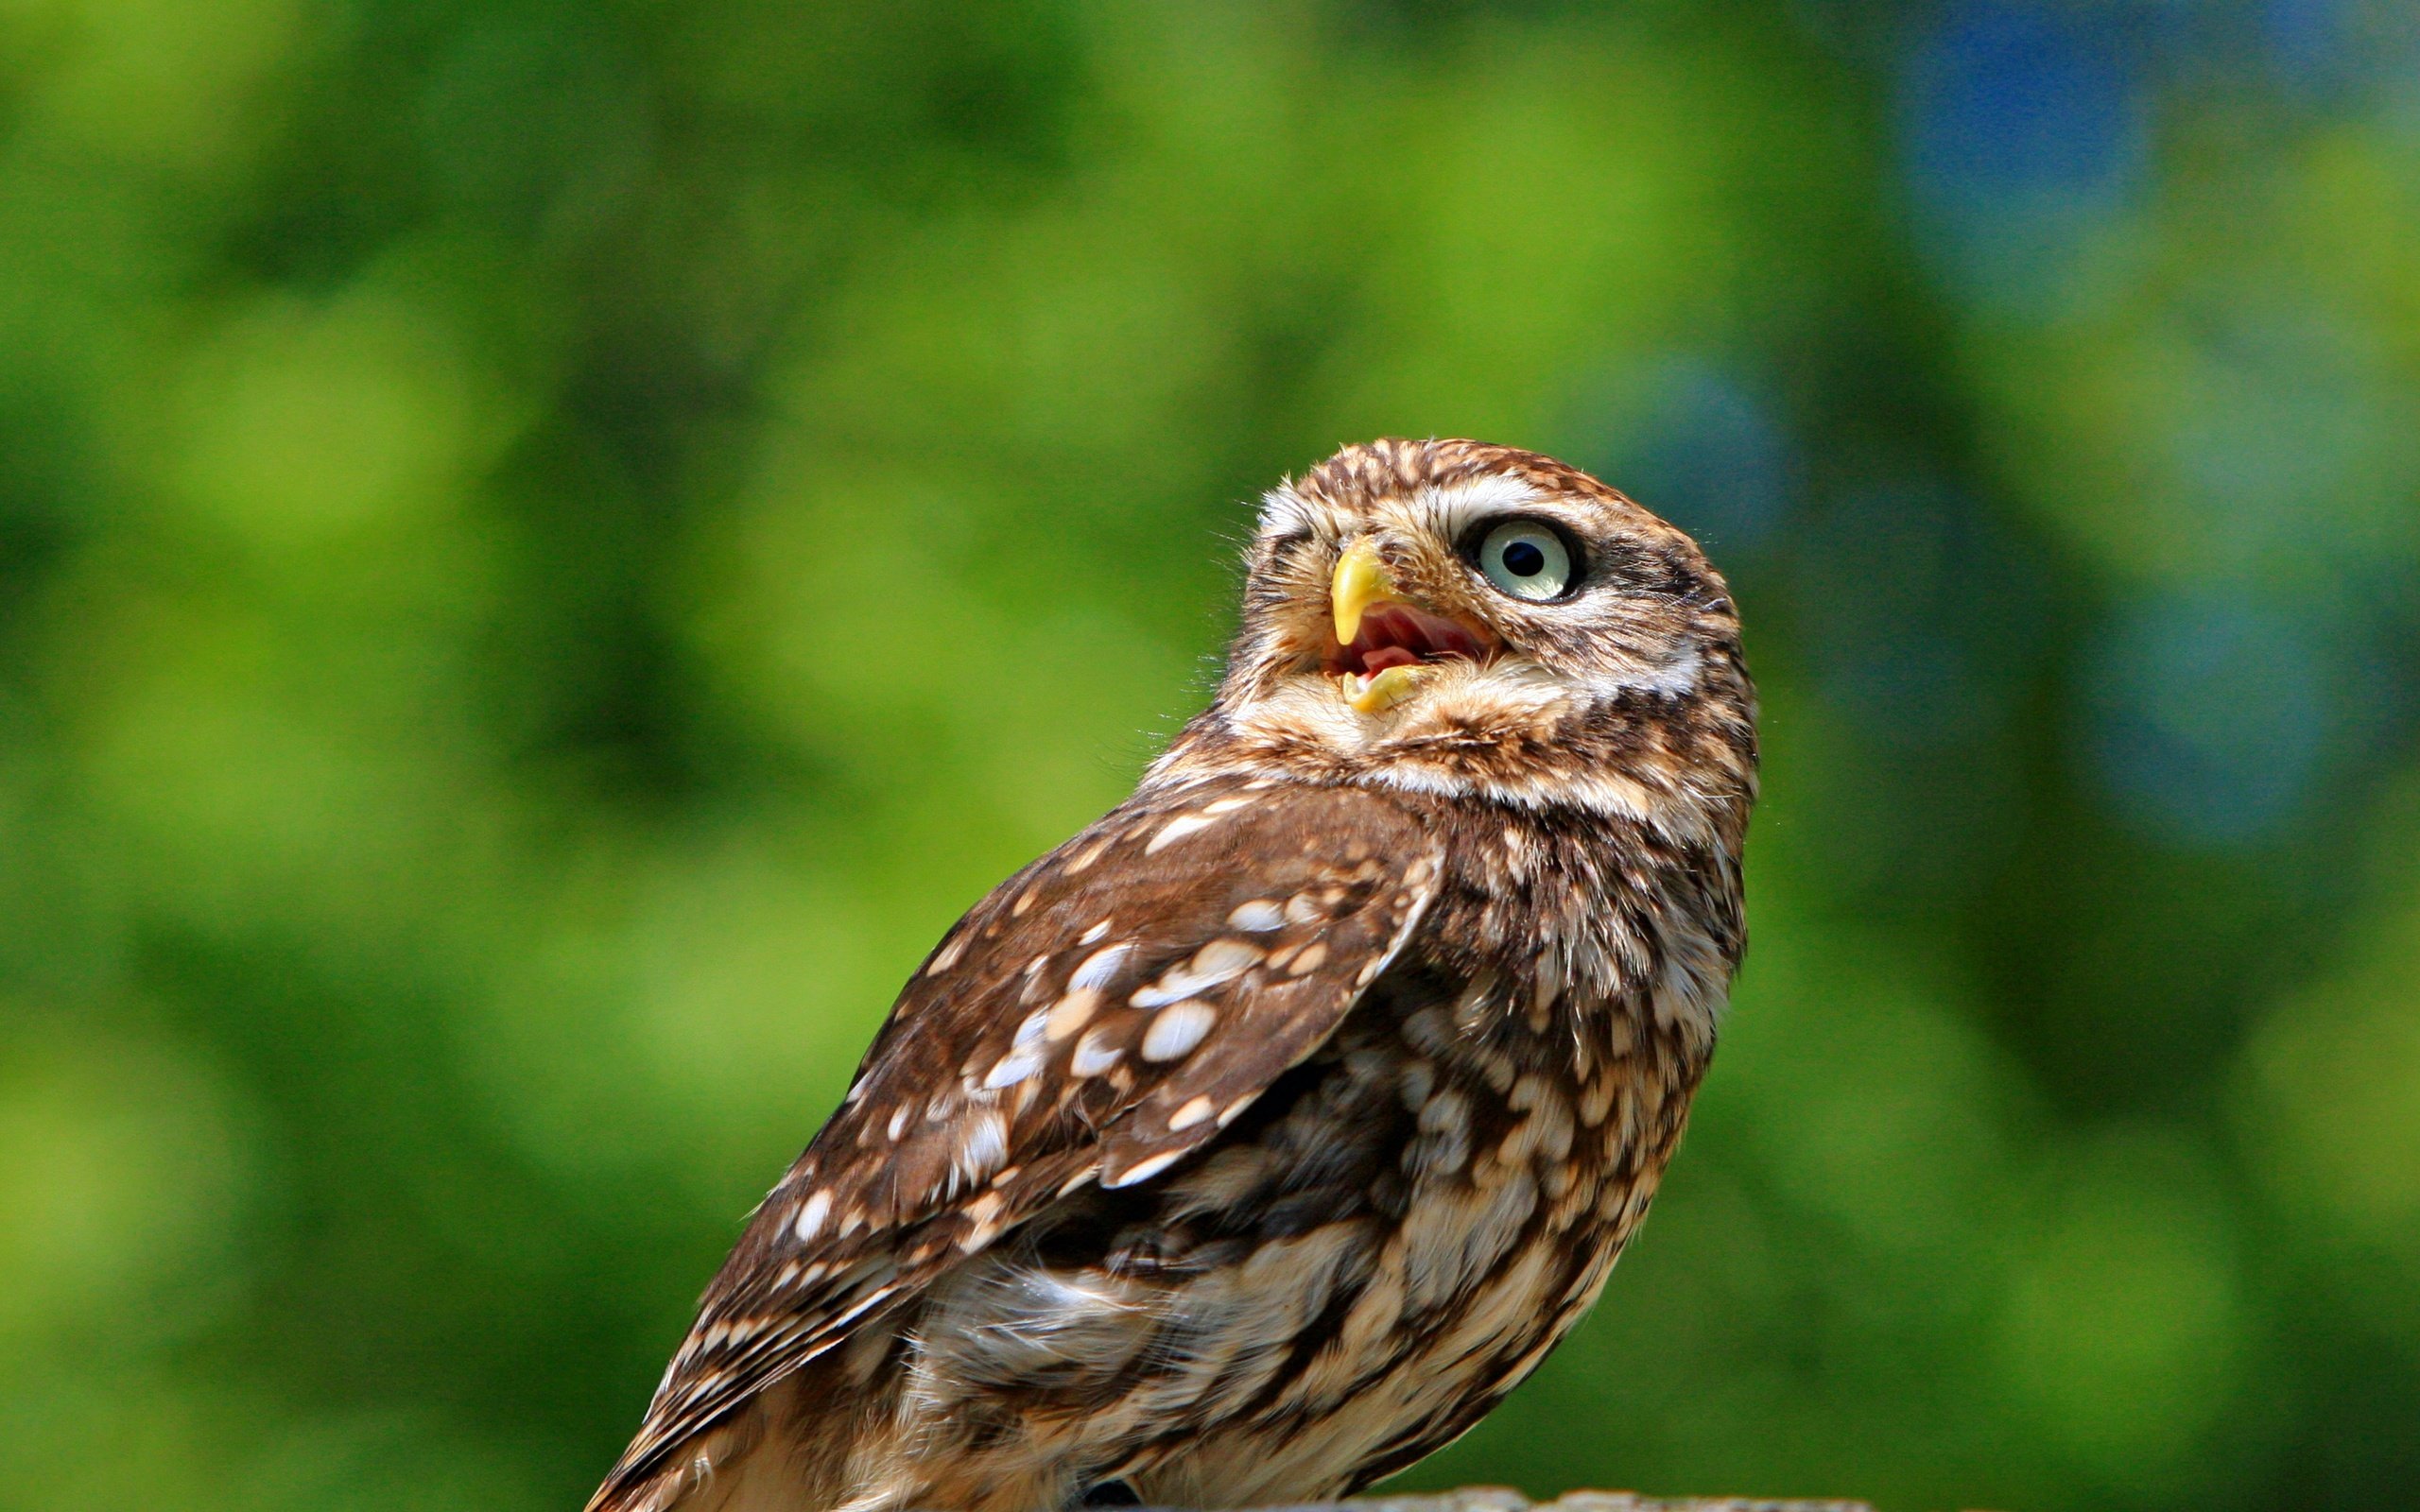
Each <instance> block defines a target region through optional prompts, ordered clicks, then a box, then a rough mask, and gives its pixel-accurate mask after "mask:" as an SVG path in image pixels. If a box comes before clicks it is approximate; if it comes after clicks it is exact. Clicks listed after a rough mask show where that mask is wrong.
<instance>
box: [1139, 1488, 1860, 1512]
mask: <svg viewBox="0 0 2420 1512" xmlns="http://www.w3.org/2000/svg"><path fill="white" fill-rule="evenodd" d="M1137 1512H1178V1509H1176V1508H1173V1507H1151V1508H1139V1509H1137ZM1253 1512H1874V1508H1873V1507H1872V1506H1870V1505H1868V1504H1867V1503H1863V1502H1772V1501H1766V1500H1763V1499H1760V1498H1757V1497H1749V1496H1710V1497H1693V1496H1684V1497H1656V1496H1640V1495H1638V1494H1637V1493H1636V1492H1634V1491H1570V1492H1566V1493H1565V1494H1564V1495H1563V1496H1561V1497H1559V1498H1557V1499H1556V1500H1554V1501H1551V1502H1532V1501H1530V1499H1529V1498H1528V1497H1526V1496H1523V1495H1522V1494H1521V1493H1520V1492H1518V1491H1515V1490H1512V1489H1510V1488H1508V1487H1505V1486H1465V1487H1464V1488H1463V1489H1461V1490H1459V1491H1440V1492H1437V1493H1436V1494H1434V1495H1430V1496H1366V1497H1356V1498H1355V1499H1353V1500H1352V1501H1349V1502H1303V1503H1292V1504H1290V1505H1287V1506H1279V1507H1262V1508H1255V1509H1253Z"/></svg>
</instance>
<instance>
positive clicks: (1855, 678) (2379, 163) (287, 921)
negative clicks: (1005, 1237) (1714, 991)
mask: <svg viewBox="0 0 2420 1512" xmlns="http://www.w3.org/2000/svg"><path fill="white" fill-rule="evenodd" d="M1380 434H1396V435H1429V434H1443V435H1470V436H1478V437H1484V438H1492V439H1497V440H1503V441H1509V442H1514V443H1518V444H1522V445H1527V446H1533V447H1538V448H1541V449H1545V450H1548V451H1553V452H1557V453H1560V454H1562V455H1566V456H1569V457H1571V458H1572V459H1574V460H1576V461H1579V462H1581V463H1582V464H1584V465H1587V466H1590V467H1592V468H1595V469H1597V470H1599V471H1600V472H1602V473H1603V474H1604V475H1605V476H1606V477H1608V478H1609V479H1611V480H1613V481H1614V482H1616V484H1619V485H1621V486H1623V487H1625V488H1627V489H1629V490H1632V491H1634V492H1635V493H1636V494H1637V495H1638V496H1639V497H1640V498H1642V499H1643V500H1644V501H1646V502H1647V503H1649V504H1650V505H1651V506H1653V507H1658V508H1660V509H1662V510H1664V511H1665V512H1667V513H1668V514H1669V515H1671V516H1672V517H1673V518H1675V519H1677V520H1679V521H1680V522H1681V523H1683V524H1685V525H1687V526H1689V527H1690V528H1691V529H1693V530H1695V531H1697V532H1698V533H1699V534H1700V535H1701V536H1702V537H1703V539H1704V541H1706V543H1707V545H1708V547H1709V549H1710V550H1711V552H1712V554H1713V555H1714V557H1715V558H1716V559H1717V560H1718V561H1719V562H1720V564H1721V565H1722V566H1723V567H1724V568H1725V569H1726V570H1728V571H1729V572H1730V573H1731V575H1732V576H1733V579H1734V581H1735V583H1736V584H1737V587H1738V590H1739V593H1740V597H1741V600H1742V603H1743V605H1744V607H1745V610H1746V613H1747V616H1748V623H1749V626H1750V649H1751V653H1752V656H1753V658H1754V661H1755V667H1756V670H1757V672H1758V674H1759V675H1760V678H1761V679H1762V681H1763V684H1764V687H1765V690H1766V694H1767V701H1766V730H1767V736H1768V741H1769V745H1768V774H1769V785H1768V794H1769V797H1768V799H1767V802H1766V804H1765V806H1764V808H1763V810H1762V812H1761V813H1760V814H1759V816H1758V819H1757V824H1756V829H1755V835H1754V838H1753V842H1752V852H1753V853H1752V878H1751V894H1752V900H1753V902H1752V911H1753V916H1754V931H1755V947H1754V951H1753V953H1752V957H1751V961H1750V965H1749V968H1748V971H1747V973H1746V976H1745V978H1744V981H1743V984H1742V988H1741V990H1740V992H1739V995H1738V1000H1737V1007H1736V1011H1735V1012H1734V1014H1733V1016H1732V1018H1731V1019H1730V1021H1729V1023H1728V1027H1727V1029H1726V1035H1727V1038H1726V1040H1725V1042H1724V1048H1723V1051H1722V1054H1721V1055H1720V1057H1719V1058H1718V1061H1717V1063H1716V1067H1715V1072H1714V1075H1713V1078H1712V1081H1711V1083H1710V1085H1709V1087H1708V1089H1707V1091H1706V1092H1705V1094H1704V1097H1703V1101H1702V1102H1701V1104H1700V1113H1699V1117H1698V1121H1697V1123H1696V1125H1695V1126H1694V1129H1693V1131H1692V1134H1691V1137H1690V1140H1689V1142H1688V1143H1687V1146H1686V1148H1685V1151H1684V1153H1683V1156H1682V1159H1681V1160H1680V1162H1679V1164H1678V1166H1677V1167H1676V1170H1675V1174H1674V1176H1673V1177H1672V1179H1671V1181H1670V1182H1669V1184H1668V1187H1667V1189H1666V1194H1665V1196H1664V1197H1663V1199H1662V1201H1661V1202H1660V1203H1659V1204H1658V1207H1657V1210H1656V1214H1655V1218H1654V1221H1653V1222H1652V1223H1651V1225H1650V1226H1649V1228H1648V1229H1647V1231H1646V1233H1645V1235H1644V1237H1643V1239H1642V1240H1641V1242H1640V1243H1639V1244H1638V1246H1636V1247H1635V1248H1634V1250H1633V1252H1632V1254H1631V1256H1630V1258H1629V1259H1628V1260H1627V1261H1626V1262H1625V1263H1624V1264H1623V1266H1622V1267H1621V1269H1620V1271H1619V1272H1618V1273H1617V1274H1616V1277H1615V1280H1614V1284H1613V1287H1612V1289H1611V1291H1610V1293H1609V1295H1608V1299H1607V1302H1606V1305H1605V1306H1604V1307H1603V1308H1602V1309H1601V1310H1600V1311H1599V1314H1598V1315H1597V1316H1596V1318H1595V1319H1594V1320H1593V1321H1592V1322H1591V1323H1590V1324H1589V1325H1588V1326H1587V1327H1586V1329H1585V1330H1584V1331H1583V1332H1582V1333H1581V1334H1580V1335H1579V1336H1578V1338H1577V1339H1576V1340H1575V1341H1574V1342H1573V1343H1571V1344H1570V1345H1569V1346H1567V1347H1566V1348H1565V1349H1564V1350H1563V1351H1562V1352H1561V1353H1560V1354H1558V1355H1557V1356H1556V1357H1555V1358H1554V1360H1553V1361H1552V1362H1551V1363H1550V1364H1549V1365H1548V1366H1547V1368H1546V1369H1545V1370H1544V1371H1543V1372H1542V1373H1541V1375H1540V1377H1539V1378H1538V1380H1537V1381H1536V1382H1535V1383H1532V1384H1531V1385H1530V1387H1528V1388H1527V1389H1526V1390H1524V1391H1523V1392H1522V1393H1521V1394H1520V1395H1518V1396H1517V1397H1516V1398H1515V1399H1514V1400H1513V1402H1512V1404H1510V1405H1509V1406H1507V1407H1506V1408H1505V1409H1504V1410H1503V1411H1502V1412H1500V1413H1499V1414H1497V1415H1496V1416H1495V1417H1494V1418H1492V1419H1491V1420H1490V1421H1488V1422H1487V1423H1486V1424H1485V1426H1483V1427H1482V1428H1480V1429H1479V1430H1478V1432H1477V1433H1475V1434H1474V1435H1471V1436H1470V1437H1469V1438H1468V1439H1466V1440H1465V1441H1464V1442H1463V1443H1462V1444H1461V1445H1460V1446H1459V1447H1457V1448H1456V1449H1454V1450H1452V1451H1451V1452H1448V1453H1446V1454H1444V1455H1443V1456H1441V1457H1439V1458H1438V1459H1436V1460H1434V1461H1432V1462H1430V1463H1429V1464H1428V1465H1426V1466H1425V1467H1423V1468H1422V1469H1419V1470H1417V1471H1415V1472H1414V1473H1413V1475H1412V1476H1410V1477H1409V1478H1408V1479H1407V1482H1406V1483H1405V1484H1410V1485H1427V1486H1435V1485H1447V1484H1456V1483H1461V1482H1469V1481H1489V1482H1517V1483H1519V1484H1522V1485H1524V1486H1528V1487H1530V1488H1531V1489H1532V1490H1534V1491H1538V1492H1547V1491H1551V1490H1555V1489H1558V1488H1562V1487H1564V1486H1576V1485H1583V1484H1597V1485H1613V1486H1645V1487H1648V1488H1652V1489H1660V1490H1668V1491H1737V1492H1745V1491H1755V1492H1764V1493H1774V1494H1779V1493H1795V1494H1813V1493H1827V1494H1840V1495H1858V1496H1869V1497H1874V1498H1877V1499H1879V1500H1880V1501H1882V1502H1883V1503H1885V1504H1886V1506H1888V1507H1889V1508H1891V1509H1893V1512H1912V1509H1917V1508H1929V1507H1939V1508H1950V1507H1962V1506H2000V1507H2007V1508H2012V1509H2035V1512H2040V1509H2050V1508H2067V1507H2079V1508H2103V1507H2105V1508H2153V1507H2177V1508H2185V1507H2192V1508H2196V1509H2226V1508H2243V1509H2247V1512H2249V1509H2261V1512H2273V1509H2283V1508H2292V1507H2352V1506H2378V1507H2383V1506H2389V1505H2409V1504H2411V1503H2414V1502H2420V700H2415V697H2414V689H2415V686H2420V677H2416V676H2415V674H2416V673H2420V19H2415V14H2414V12H2412V11H2411V9H2409V8H2408V7H2406V6H2404V5H2402V4H2399V3H2394V0H2378V3H2375V4H2365V3H2362V0H2261V3H2255V0H2236V3H2219V0H2138V3H2132V4H2107V5H2085V4H2081V3H2078V4H2060V3H2056V0H1977V3H1967V0H1959V3H1950V4H1942V5H1904V6H1894V5H1885V4H1860V5H1850V4H1845V3H1839V0H1795V3H1784V0H1771V3H1763V4H1756V3H1747V0H1740V3H1723V4H1696V5H1683V4H1679V3H1654V4H1647V3H1642V4H1635V5H1628V6H1609V7H1579V6H1567V5H1558V4H1544V3H1541V4H1529V5H1519V6H1507V7H1493V8H1491V7H1482V6H1477V5H1459V4H1450V3H1443V0H1429V3H1396V4H1386V3H1379V0H1363V3H1342V0H1340V3H1336V4H1329V5H1283V6H1227V5H1199V4H1185V5H1176V4H1162V5H1145V6H1101V5H1084V4H1077V3H1073V0H1066V3H1061V0H1033V3H1028V4H1006V5H997V6H980V7H977V6H964V5H949V4H940V3H923V4H904V5H903V4H890V5H877V4H865V3H858V0H845V3H844V0H821V3H795V4H773V3H769V0H686V3H683V4H679V5H674V4H668V3H642V0H588V3H586V4H574V3H571V0H477V3H471V0H420V3H406V0H0V1401H5V1403H6V1406H5V1408H0V1463H5V1464H6V1465H8V1466H9V1473H8V1474H7V1475H6V1476H5V1477H0V1506H5V1507H8V1508H20V1507H22V1508H27V1509H69V1508H74V1509H86V1508H91V1509H103V1508H107V1509H125V1508H136V1507H140V1508H198V1509H206V1508H230V1509H233V1508H244V1509H255V1508H258V1509H269V1512H282V1509H294V1512H302V1509H323V1508H336V1509H352V1508H359V1509H381V1512H384V1509H397V1512H402V1509H418V1508H429V1509H437V1508H467V1507H478V1508H496V1509H504V1512H515V1509H521V1508H528V1509H532V1512H535V1509H539V1508H563V1507H572V1506H577V1505H578V1504H579V1502H580V1500H581V1499H582V1498H583V1497H584V1496H585V1494H586V1493H587V1491H588V1489H589V1488H590V1487H591V1486H593V1484H594V1483H595V1481H596V1477H597V1476H598V1474H599V1473H600V1472H601V1471H602V1470H603V1469H604V1468H605V1466H606V1465H607V1463H608V1462H609V1461H610V1459H611V1458H612V1456H613V1454H614V1452H615V1451H616V1450H617V1449H618V1447H619V1446H620V1444H621V1443H622V1442H623V1440H624V1438H625V1436H626V1435H628V1434H629V1432H630V1431H631V1428H632V1427H633V1426H634V1424H635V1422H636V1420H637V1417H638V1414H639V1411H640V1408H641V1405H642V1403H643V1402H644V1400H646V1397H647V1395H648V1390H649V1389H650V1387H651V1385H652V1383H653V1382H654V1379H655V1376H656V1373H657V1371H658V1370H659V1368H660V1367H661V1366H662V1363H663V1361H664V1359H665V1357H666V1354H667V1352H668V1351H669V1349H670V1348H671V1347H672V1345H673V1343H674V1342H675V1341H676V1339H677V1338H678V1337H679V1335H680V1333H681V1332H682V1330H683V1326H684V1324H685V1321H686V1318H687V1315H688V1309H689V1306H690V1303H691V1301H692V1299H693V1298H694V1297H695V1296H696V1294H697V1292H698V1290H699V1289H700V1286H701V1285H702V1284H703V1283H704V1281H705V1280H706V1279H707V1277H708V1276H709V1275H710V1274H711V1272H712V1271H713V1269H714V1266H715V1265H716V1263H717V1261H718V1259H719V1258H720V1256H721V1254H722V1252H723V1250H724V1248H725V1247H726V1246H727V1245H728V1244H729V1243H730V1242H731V1240H732V1239H733V1238H734V1237H735V1233H736V1232H737V1226H738V1224H739V1221H740V1218H741V1215H742V1214H743V1213H744V1212H745V1211H747V1209H748V1208H749V1206H750V1205H751V1204H752V1202H753V1200H754V1199H755V1198H756V1196H758V1195H759V1194H761V1193H762V1191H763V1190H764V1189H765V1187H766V1186H767V1185H768V1184H769V1182H770V1181H771V1180H772V1178H773V1177H775V1176H776V1175H777V1174H778V1173H779V1172H780V1170H781V1169H782V1167H783V1166H784V1165H785V1164H786V1162H787V1160H788V1159H789V1158H790V1156H791V1155H792V1154H793V1153H795V1151H796V1150H797V1148H798V1147H799V1146H800V1144H802V1143H804V1140H805V1138H806V1137H807V1135H808V1134H809V1133H810V1132H811V1131H812V1129H813V1128H814V1126H815V1125H816V1124H817V1123H818V1121H819V1120H820V1119H821V1116H822V1115H823V1113H824V1112H825V1110H826V1109H827V1108H829V1107H830V1106H831V1105H832V1103H833V1101H834V1100H835V1099H836V1097H837V1096H838V1092H839V1091H840V1090H841V1087H842V1085H843V1079H844V1077H845V1075H846V1074H847V1071H848V1068H849V1067H850V1065H851V1063H852V1062H853V1060H854V1057H855V1056H856V1053H857V1051H858V1049H859V1047H860V1046H861V1045H862V1044H863V1042H864V1041H865V1040H866V1039H867V1038H868V1036H869V1035H870V1033H871V1032H872V1029H873V1025H874V1024H875V1022H877V1021H878V1020H879V1018H880V1016H881V1014H882V1013H883V1011H884V1009H885V1007H886V1005H888V1002H889V1000H890V995H891V992H892V990H893V988H895V986H896V984H897V983H898V982H899V981H900V980H901V978H902V977H903V976H904V974H905V973H906V972H907V971H908V969H909V968H910V966H911V965H912V963H913V962H914V961H915V959H916V958H917V957H918V955H919V954H921V953H922V952H923V951H924V950H925V947H926V946H927V945H928V944H929V943H930V942H931V941H932V940H933V939H934V938H935V937H936V936H937V935H938V934H939V932H940V931H941V930H942V927H943V926H944V925H945V924H947V922H948V921H949V920H950V919H952V918H953V917H955V916H956V914H957V913H958V912H959V910H960V909H961V908H963V907H965V906H966V905H967V904H968V903H970V902H972V901H973V900H975V899H976V898H977V897H978V896H980V894H981V893H982V892H983V891H984V889H985V888H986V887H988V886H989V885H991V884H992V883H994V881H996V880H997V879H999V878H1000V877H1001V876H1003V875H1005V874H1006V873H1007V872H1008V871H1009V870H1010V869H1011V868H1014V867H1015V866H1017V865H1018V864H1020V863H1022V862H1023V861H1025V860H1026V859H1028V858H1029V857H1030V856H1032V855H1034V854H1035V853H1037V852H1039V851H1042V850H1044V849H1046V847H1048V846H1050V845H1052V844H1054V843H1056V842H1057V841H1058V840H1060V839H1061V838H1063V836H1065V835H1066V834H1068V833H1071V832H1072V831H1073V830H1075V829H1076V828H1077V827H1078V826H1080V825H1081V824H1082V823H1084V822H1085V821H1086V820H1088V819H1089V818H1091V817H1092V816H1094V815H1095V814H1097V813H1098V812H1099V811H1100V810H1102V809H1104V808H1105V807H1107V806H1108V805H1109V804H1111V803H1113V802H1114V801H1115V800H1116V799H1118V798H1119V797H1120V796H1121V795H1122V794H1123V793H1124V792H1125V791H1126V789H1127V787H1128V786H1129V784H1130V783H1131V782H1132V779H1133V777H1134V775H1135V773H1136V771H1137V770H1138V768H1139V767H1140V765H1141V764H1142V763H1143V762H1144V761H1145V760H1146V759H1147V758H1148V756H1149V754H1150V751H1151V750H1152V748H1153V747H1154V745H1155V744H1156V743H1157V742H1158V741H1160V740H1161V739H1163V738H1165V736H1166V735H1167V733H1168V732H1169V731H1170V730H1173V729H1174V728H1175V727H1176V725H1177V724H1178V722H1180V721H1181V720H1182V719H1183V718H1184V716H1185V715H1186V714H1187V713H1189V712H1190V711H1191V710H1193V709H1194V708H1196V707H1197V706H1198V705H1199V703H1200V702H1201V698H1202V696H1203V692H1204V689H1205V688H1206V687H1207V686H1208V684H1209V683H1210V681H1211V680H1212V679H1214V678H1215V676H1216V664H1215V662H1214V660H1213V658H1214V657H1215V655H1216V653H1217V651H1218V648H1219V645H1220V643H1221V639H1222V636H1223V634H1224V632H1225V630H1226V627H1228V626H1229V624H1230V623H1231V612H1232V601H1233V597H1234V593H1235V586H1236V584H1235V577H1234V571H1233V567H1232V560H1233V558H1234V556H1235V550H1234V548H1235V546H1236V543H1237V541H1239V539H1240V538H1241V535H1242V534H1243V532H1244V531H1245V530H1246V528H1247V523H1248V521H1249V518H1250V503H1249V501H1250V499H1251V497H1252V496H1253V494H1254V493H1255V492H1256V491H1257V490H1259V489H1261V488H1263V487H1266V486H1267V485H1268V484H1270V483H1271V482H1272V481H1273V480H1274V479H1275V478H1276V477H1277V476H1278V475H1280V474H1281V473H1282V472H1287V471H1290V470H1298V469H1300V468H1302V467H1305V466H1306V465H1308V464H1309V463H1310V462H1312V461H1313V460H1315V459H1316V458H1318V457H1319V456H1321V455H1323V454H1324V453H1326V452H1327V451H1328V450H1330V449H1331V448H1333V447H1334V446H1336V445H1337V444H1338V443H1340V442H1342V441H1345V440H1349V439H1360V438H1369V437H1372V436H1375V435H1380Z"/></svg>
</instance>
